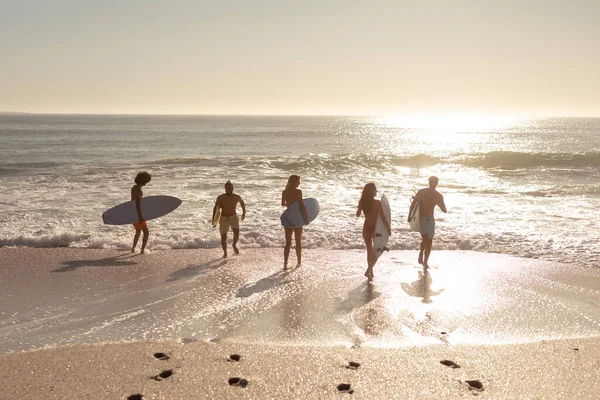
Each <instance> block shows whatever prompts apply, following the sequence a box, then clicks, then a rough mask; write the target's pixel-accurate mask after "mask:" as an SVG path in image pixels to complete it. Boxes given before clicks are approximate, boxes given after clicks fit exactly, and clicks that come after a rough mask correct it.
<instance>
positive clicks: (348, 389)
mask: <svg viewBox="0 0 600 400" xmlns="http://www.w3.org/2000/svg"><path fill="white" fill-rule="evenodd" d="M337 390H339V391H340V392H344V393H348V394H352V393H354V390H352V389H351V386H350V384H349V383H340V384H339V385H338V386H337Z"/></svg>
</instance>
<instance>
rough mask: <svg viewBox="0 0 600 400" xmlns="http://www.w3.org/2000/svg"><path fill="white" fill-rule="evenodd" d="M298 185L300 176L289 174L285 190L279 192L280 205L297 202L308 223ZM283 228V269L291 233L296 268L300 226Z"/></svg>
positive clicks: (300, 241) (300, 261) (284, 205)
mask: <svg viewBox="0 0 600 400" xmlns="http://www.w3.org/2000/svg"><path fill="white" fill-rule="evenodd" d="M298 186H300V176H298V175H291V176H290V177H289V178H288V182H287V185H286V186H285V190H284V191H283V192H282V193H281V205H282V206H283V207H288V208H289V207H290V206H291V205H292V204H294V203H296V202H299V203H300V209H301V211H302V215H303V216H304V221H305V222H306V225H308V224H309V223H310V221H309V219H308V214H307V212H306V206H305V205H304V201H303V200H302V190H300V189H298ZM283 229H284V230H285V247H284V249H283V269H284V270H287V269H288V266H287V264H288V258H289V256H290V248H291V246H292V233H293V234H294V239H295V241H296V258H297V260H298V264H297V265H296V268H298V267H299V266H300V265H301V264H302V226H297V227H294V228H287V227H284V228H283Z"/></svg>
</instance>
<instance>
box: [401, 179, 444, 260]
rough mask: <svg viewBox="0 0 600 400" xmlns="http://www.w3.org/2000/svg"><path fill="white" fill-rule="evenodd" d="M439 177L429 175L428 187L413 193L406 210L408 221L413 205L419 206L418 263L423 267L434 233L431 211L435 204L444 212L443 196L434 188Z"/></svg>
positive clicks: (429, 251) (433, 209)
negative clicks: (419, 235) (419, 243)
mask: <svg viewBox="0 0 600 400" xmlns="http://www.w3.org/2000/svg"><path fill="white" fill-rule="evenodd" d="M438 182H439V179H438V178H437V176H430V177H429V187H428V188H425V189H421V190H419V191H418V192H417V194H415V197H414V198H413V201H412V203H411V205H410V210H409V211H408V215H409V217H408V222H409V223H410V216H411V215H412V211H413V209H414V208H415V207H417V203H418V207H419V213H420V218H419V222H420V224H421V231H420V232H421V238H422V239H421V246H420V250H419V264H423V267H425V268H427V267H428V264H427V262H428V260H429V254H430V253H431V246H432V245H433V236H434V234H435V218H434V216H433V212H434V211H435V206H438V207H440V209H441V210H442V211H443V212H446V204H444V196H442V194H441V193H440V192H438V191H437V190H435V188H436V187H437V185H438Z"/></svg>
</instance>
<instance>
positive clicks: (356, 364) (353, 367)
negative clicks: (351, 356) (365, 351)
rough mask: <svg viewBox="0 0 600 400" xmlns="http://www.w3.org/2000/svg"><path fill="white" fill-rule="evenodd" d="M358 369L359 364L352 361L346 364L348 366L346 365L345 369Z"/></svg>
mask: <svg viewBox="0 0 600 400" xmlns="http://www.w3.org/2000/svg"><path fill="white" fill-rule="evenodd" d="M358 367H360V363H357V362H354V361H350V362H349V363H348V365H346V368H347V369H352V370H357V369H358Z"/></svg>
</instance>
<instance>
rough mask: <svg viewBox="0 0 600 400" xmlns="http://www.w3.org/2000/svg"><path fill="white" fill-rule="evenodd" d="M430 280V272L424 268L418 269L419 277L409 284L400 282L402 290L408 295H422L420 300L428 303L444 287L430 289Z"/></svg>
mask: <svg viewBox="0 0 600 400" xmlns="http://www.w3.org/2000/svg"><path fill="white" fill-rule="evenodd" d="M431 282H432V279H431V274H430V273H429V271H427V270H426V269H424V270H423V271H419V277H418V279H417V280H416V281H414V282H412V283H410V284H408V283H402V284H401V286H402V290H404V291H405V292H406V294H408V295H409V296H414V297H422V298H423V300H422V302H423V303H426V304H429V303H431V302H432V300H431V297H432V296H437V295H439V294H440V293H442V292H443V291H444V289H440V290H438V291H437V292H434V291H433V290H431Z"/></svg>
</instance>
